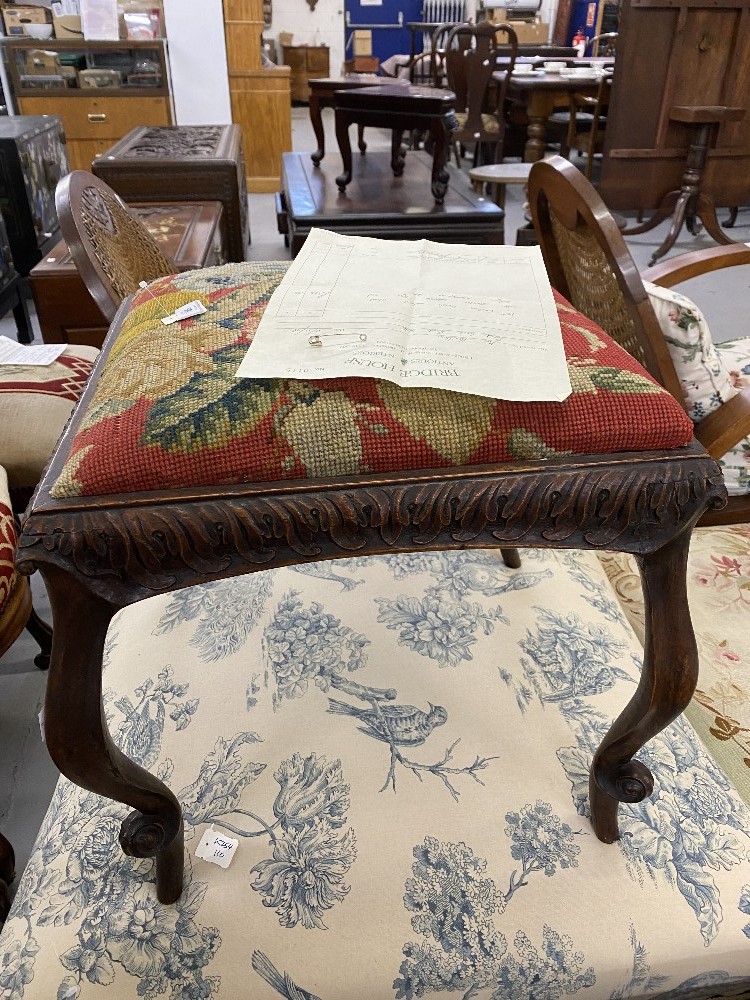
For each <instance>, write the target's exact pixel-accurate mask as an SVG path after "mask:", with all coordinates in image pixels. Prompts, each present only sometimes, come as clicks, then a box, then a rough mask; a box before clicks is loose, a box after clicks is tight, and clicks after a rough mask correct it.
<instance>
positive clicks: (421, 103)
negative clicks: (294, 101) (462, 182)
mask: <svg viewBox="0 0 750 1000" xmlns="http://www.w3.org/2000/svg"><path fill="white" fill-rule="evenodd" d="M455 101H456V95H455V94H454V93H453V92H452V91H450V90H438V89H436V88H434V87H413V86H411V85H408V84H407V85H404V84H398V83H388V84H385V85H384V86H381V87H358V88H356V89H354V90H346V91H336V92H335V93H334V111H335V113H336V139H337V141H338V144H339V151H340V152H341V159H342V160H343V164H344V170H343V173H341V174H339V176H338V177H337V178H336V183H337V184H338V187H339V190H340V191H341V192H344V191H346V188H347V185H348V184H349V183H350V181H351V179H352V147H351V143H350V142H349V126H350V125H351V124H352V122H356V123H357V124H358V125H375V126H379V127H380V128H388V129H391V134H392V137H393V138H392V141H391V170H392V171H393V174H394V176H395V177H400V176H401V175H402V174H403V172H404V164H405V162H406V155H405V151H404V150H403V148H402V146H401V136H402V135H403V133H404V132H405V131H407V130H411V129H416V130H418V131H421V132H427V131H429V132H430V133H431V135H432V138H433V142H434V147H433V154H432V177H431V185H430V186H431V190H432V194H433V197H434V198H435V201H436V202H437V203H438V204H439V205H441V204H442V203H443V201H444V199H445V192H446V191H447V189H448V179H449V174H448V171H447V170H446V168H445V161H446V159H447V153H448V143H449V140H450V136H451V134H452V132H453V131H454V130H455V129H456V128H457V125H458V123H457V121H456V116H455V112H454V105H455Z"/></svg>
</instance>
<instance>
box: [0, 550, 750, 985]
mask: <svg viewBox="0 0 750 1000" xmlns="http://www.w3.org/2000/svg"><path fill="white" fill-rule="evenodd" d="M106 649H107V653H106V662H105V670H104V679H103V687H104V692H105V696H104V700H105V709H106V712H107V714H108V716H109V720H110V729H111V731H112V733H113V737H114V739H115V740H116V742H117V743H118V744H119V745H120V746H121V747H122V749H123V750H124V752H125V753H126V754H127V755H128V756H129V757H131V758H132V759H134V760H136V761H138V762H139V763H141V764H143V765H144V766H145V767H147V768H148V769H149V770H151V771H153V772H155V773H158V774H159V775H161V776H162V777H163V778H164V779H165V780H166V781H167V782H168V783H169V785H170V787H171V788H172V789H173V790H174V792H175V794H176V795H177V797H178V799H179V800H180V801H181V803H182V806H183V809H184V814H185V829H186V852H185V870H186V879H185V890H184V892H183V895H182V897H181V898H180V899H179V900H178V902H177V903H176V904H175V905H173V906H165V905H162V904H160V903H158V902H157V901H156V895H155V887H154V882H153V877H154V865H153V861H151V860H139V859H136V858H128V857H126V856H125V855H123V853H122V851H121V850H120V847H119V843H118V832H119V826H120V821H121V819H122V818H123V816H124V815H125V814H126V813H127V811H128V810H127V807H126V806H123V805H121V804H119V803H113V802H111V801H108V800H104V799H101V798H99V797H98V796H97V795H94V794H92V793H90V792H86V791H84V790H83V789H81V788H78V787H75V786H73V785H71V784H70V783H69V782H68V781H65V780H61V781H60V783H59V785H58V788H57V791H56V792H55V795H54V797H53V800H52V803H51V806H50V809H49V812H48V814H47V817H46V818H45V820H44V822H43V824H42V828H41V830H40V833H39V837H38V840H37V843H36V846H35V848H34V850H33V852H32V855H31V859H30V861H29V864H28V866H27V869H26V871H25V872H24V874H23V877H22V878H21V881H20V884H19V886H18V893H17V896H16V900H15V902H14V905H13V909H12V911H11V914H10V917H9V919H8V922H7V923H6V926H5V929H4V931H3V933H2V935H0V996H2V997H3V1000H56V998H58V1000H97V998H103V1000H138V998H139V997H140V998H146V1000H158V998H161V997H163V998H165V1000H167V998H168V1000H177V998H179V1000H198V998H201V1000H279V997H287V998H289V1000H291V998H295V1000H303V998H316V997H318V998H321V1000H414V998H419V997H423V998H424V1000H433V998H435V1000H448V998H469V997H475V998H476V1000H562V998H566V997H570V996H575V997H576V998H579V1000H618V998H619V1000H623V998H631V1000H636V998H645V997H649V998H657V997H659V998H664V1000H667V998H669V1000H707V998H709V997H714V996H717V995H720V996H736V995H738V994H739V993H740V991H742V990H743V989H744V990H745V991H747V990H748V989H750V966H749V964H748V949H749V948H750V941H749V940H748V934H750V860H749V859H748V847H750V809H748V807H747V806H746V805H745V803H743V801H742V799H741V798H740V797H739V796H738V795H737V793H736V791H735V790H734V788H733V787H732V785H731V784H730V782H729V781H728V780H727V777H726V775H725V774H724V773H723V771H722V770H721V768H719V767H718V766H717V764H716V762H715V760H713V759H712V758H711V757H710V756H709V754H708V753H707V752H706V750H705V748H704V747H703V746H702V745H701V743H700V741H699V740H698V739H697V737H696V734H695V732H694V731H693V729H692V728H691V726H690V725H689V724H688V723H686V722H685V720H684V719H679V720H678V721H677V722H676V723H675V724H674V725H672V726H670V727H668V728H667V729H665V730H664V731H663V732H662V733H660V734H659V736H658V737H656V738H655V739H654V740H653V741H652V742H651V743H649V744H647V746H646V748H645V749H644V751H643V753H642V754H641V755H639V756H642V757H643V759H644V761H645V762H646V763H647V765H648V766H649V767H650V768H652V770H653V772H654V777H655V790H654V793H653V796H651V797H649V798H648V799H645V800H644V801H643V802H641V803H639V804H637V805H622V806H621V807H620V824H621V830H622V833H623V837H622V839H621V840H620V841H619V842H618V843H616V844H611V845H607V844H602V843H600V842H599V841H598V840H597V839H596V837H595V836H594V834H593V832H592V830H591V829H590V826H589V825H588V822H587V820H586V818H585V814H586V812H587V808H588V798H587V796H588V769H589V765H590V763H591V756H592V753H593V752H594V750H595V748H596V746H597V745H598V743H599V741H600V739H601V735H602V732H603V731H605V730H606V729H607V728H608V727H609V725H610V723H611V720H612V719H613V718H614V716H615V715H617V714H618V713H619V712H620V711H621V709H622V707H623V706H624V704H625V703H626V702H627V701H628V700H629V699H630V698H631V696H632V694H633V691H634V685H635V682H636V678H637V676H638V670H639V666H640V660H641V656H642V649H641V647H640V645H639V643H638V641H637V640H636V638H635V636H634V634H633V632H632V631H631V630H630V628H629V627H628V625H627V623H626V622H625V621H624V619H623V617H622V614H621V612H620V609H619V606H618V605H617V602H616V599H615V597H614V593H613V591H612V590H611V588H610V587H609V584H608V581H607V578H606V576H605V575H604V573H603V571H602V569H601V567H600V565H599V563H598V561H597V558H596V556H595V555H594V554H593V553H579V552H559V551H543V550H524V565H523V569H522V570H520V571H518V570H515V571H514V570H509V569H507V568H506V567H505V566H504V565H503V563H502V559H501V557H500V554H499V553H498V552H490V551H476V550H475V551H471V552H469V551H466V552H436V553H424V552H420V553H408V554H393V555H388V556H370V557H367V558H366V559H344V560H339V561H336V562H330V563H317V564H315V563H312V564H306V565H303V566H297V567H294V568H289V569H279V570H277V571H263V572H259V573H256V574H254V575H252V576H247V577H242V578H235V579H230V580H224V581H221V582H217V583H214V584H212V585H209V586H205V587H196V588H192V589H189V590H184V591H180V592H177V593H174V594H167V595H163V596H159V597H156V598H153V599H151V600H148V601H144V602H142V603H139V604H137V605H135V606H133V607H131V608H128V609H126V610H124V611H123V612H121V613H120V614H119V615H118V616H116V618H115V619H114V620H113V623H112V626H111V628H110V630H109V634H108V637H107V644H106ZM388 694H390V697H387V695H388ZM378 707H379V708H380V711H381V713H382V714H383V718H384V719H387V727H386V728H384V725H383V724H382V723H381V718H380V716H379V715H378V711H377V709H378ZM386 733H387V734H388V735H389V737H390V739H389V738H385V739H384V738H383V736H384V734H386ZM211 826H213V829H214V831H215V832H216V833H221V834H228V835H229V836H232V837H234V838H236V839H237V840H239V847H238V849H237V853H236V855H235V857H234V860H233V861H232V863H231V866H230V867H229V868H228V869H226V870H224V869H222V868H219V867H217V866H215V865H211V864H209V863H208V862H206V861H204V860H201V859H199V858H197V857H196V856H195V849H196V846H197V845H198V843H199V841H200V839H201V837H202V836H203V834H204V832H206V831H207V830H208V829H209V828H210V827H211ZM274 970H275V971H274ZM285 974H287V975H288V976H289V981H285V979H284V976H285ZM280 987H281V988H280Z"/></svg>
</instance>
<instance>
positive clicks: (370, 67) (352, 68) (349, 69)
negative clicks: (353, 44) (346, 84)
mask: <svg viewBox="0 0 750 1000" xmlns="http://www.w3.org/2000/svg"><path fill="white" fill-rule="evenodd" d="M379 69H380V61H379V60H378V58H377V56H355V57H354V58H353V59H347V60H346V61H345V62H344V73H377V71H378V70H379Z"/></svg>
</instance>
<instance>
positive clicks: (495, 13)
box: [487, 7, 549, 45]
mask: <svg viewBox="0 0 750 1000" xmlns="http://www.w3.org/2000/svg"><path fill="white" fill-rule="evenodd" d="M506 13H507V12H506V8H505V7H493V8H492V9H491V10H488V11H487V14H488V15H489V16H490V20H492V21H494V22H495V23H496V24H501V23H502V22H503V21H505V20H506ZM507 24H509V25H510V27H511V28H512V29H513V30H514V31H515V33H516V35H517V37H518V44H519V45H546V44H547V42H548V41H549V24H548V23H547V22H546V21H540V20H539V19H538V18H535V19H534V20H533V21H507ZM498 41H499V42H501V44H502V39H501V38H500V37H499V36H498Z"/></svg>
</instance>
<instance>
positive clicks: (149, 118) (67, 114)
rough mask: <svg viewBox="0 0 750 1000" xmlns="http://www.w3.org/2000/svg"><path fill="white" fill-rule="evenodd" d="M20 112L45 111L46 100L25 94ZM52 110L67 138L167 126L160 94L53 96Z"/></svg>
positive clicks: (113, 135)
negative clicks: (134, 95)
mask: <svg viewBox="0 0 750 1000" xmlns="http://www.w3.org/2000/svg"><path fill="white" fill-rule="evenodd" d="M20 103H21V111H22V112H23V114H48V113H49V112H50V110H51V107H50V102H49V100H45V99H44V98H40V97H34V98H31V97H26V98H24V99H23V100H22V101H21V102H20ZM52 103H53V105H54V112H55V114H57V115H60V116H61V118H62V120H63V125H64V128H65V134H66V136H67V138H68V139H119V138H121V137H122V136H123V135H125V133H126V132H130V131H131V129H134V128H135V127H136V126H137V125H169V124H170V117H169V105H168V103H167V100H166V98H164V97H56V98H55V99H54V102H52Z"/></svg>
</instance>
